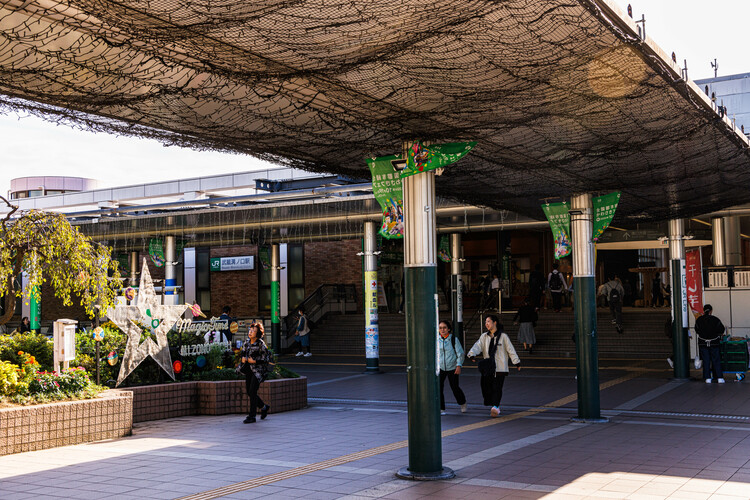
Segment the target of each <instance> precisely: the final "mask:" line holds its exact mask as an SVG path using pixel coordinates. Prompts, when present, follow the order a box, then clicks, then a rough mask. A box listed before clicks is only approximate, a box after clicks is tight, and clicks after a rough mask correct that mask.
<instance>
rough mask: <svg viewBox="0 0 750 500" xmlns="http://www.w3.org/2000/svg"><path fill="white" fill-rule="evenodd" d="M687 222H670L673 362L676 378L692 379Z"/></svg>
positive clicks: (679, 220)
mask: <svg viewBox="0 0 750 500" xmlns="http://www.w3.org/2000/svg"><path fill="white" fill-rule="evenodd" d="M684 234H685V221H684V220H682V219H672V220H670V221H669V258H670V259H671V262H670V270H671V278H672V349H673V354H672V360H673V361H674V377H675V378H677V379H688V378H690V346H689V344H688V328H687V327H688V316H687V315H688V303H687V287H686V286H685V279H686V275H685V242H684V241H683V235H684Z"/></svg>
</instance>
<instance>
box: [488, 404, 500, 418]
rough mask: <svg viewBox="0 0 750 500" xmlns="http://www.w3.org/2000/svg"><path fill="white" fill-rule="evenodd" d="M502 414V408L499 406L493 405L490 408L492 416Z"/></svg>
mask: <svg viewBox="0 0 750 500" xmlns="http://www.w3.org/2000/svg"><path fill="white" fill-rule="evenodd" d="M499 416H500V408H498V407H497V406H493V407H492V409H491V410H490V417H499Z"/></svg>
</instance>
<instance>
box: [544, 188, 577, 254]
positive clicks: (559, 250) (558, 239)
mask: <svg viewBox="0 0 750 500" xmlns="http://www.w3.org/2000/svg"><path fill="white" fill-rule="evenodd" d="M542 210H544V215H546V216H547V220H548V221H549V226H550V229H552V237H553V238H554V239H555V258H556V259H561V258H563V257H566V256H568V255H570V252H571V250H572V247H571V243H570V213H569V210H570V207H569V206H568V202H566V201H564V202H562V203H545V204H544V205H542Z"/></svg>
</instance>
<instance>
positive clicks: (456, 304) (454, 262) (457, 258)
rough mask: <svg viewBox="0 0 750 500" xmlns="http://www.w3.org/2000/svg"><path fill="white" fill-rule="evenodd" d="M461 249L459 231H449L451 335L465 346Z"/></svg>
mask: <svg viewBox="0 0 750 500" xmlns="http://www.w3.org/2000/svg"><path fill="white" fill-rule="evenodd" d="M462 250H463V248H462V246H461V233H451V312H452V314H451V319H452V320H453V321H452V323H453V335H455V336H456V338H457V339H460V340H461V345H464V346H465V345H466V338H465V337H464V299H463V282H462V277H461V267H462V265H461V262H462V257H463V251H462Z"/></svg>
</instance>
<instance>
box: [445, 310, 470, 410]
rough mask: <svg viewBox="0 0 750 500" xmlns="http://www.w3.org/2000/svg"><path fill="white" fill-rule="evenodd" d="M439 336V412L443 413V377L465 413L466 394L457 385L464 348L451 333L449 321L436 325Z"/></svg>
mask: <svg viewBox="0 0 750 500" xmlns="http://www.w3.org/2000/svg"><path fill="white" fill-rule="evenodd" d="M438 332H440V338H439V339H438V344H439V345H438V352H439V355H440V414H441V415H445V396H443V390H444V389H445V379H446V378H447V379H448V383H449V384H450V386H451V391H453V396H454V397H455V398H456V403H458V405H459V406H460V407H461V413H466V396H465V395H464V391H462V390H461V387H459V385H458V376H459V375H460V374H461V365H463V364H464V348H463V347H461V342H459V340H458V339H457V338H456V337H455V336H454V335H452V334H451V323H450V321H441V322H440V324H439V326H438Z"/></svg>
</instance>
